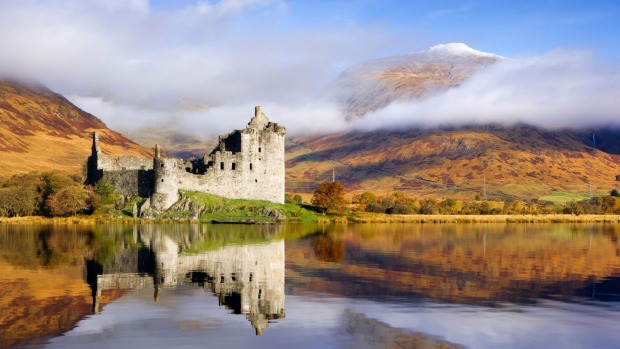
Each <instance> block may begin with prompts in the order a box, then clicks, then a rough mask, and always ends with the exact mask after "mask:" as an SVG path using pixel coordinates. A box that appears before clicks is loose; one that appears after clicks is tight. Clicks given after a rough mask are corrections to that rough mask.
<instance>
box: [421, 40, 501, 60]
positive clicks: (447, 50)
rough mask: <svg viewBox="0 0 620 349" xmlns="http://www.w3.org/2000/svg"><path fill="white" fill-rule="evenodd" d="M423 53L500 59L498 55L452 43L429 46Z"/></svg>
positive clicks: (459, 43) (460, 43)
mask: <svg viewBox="0 0 620 349" xmlns="http://www.w3.org/2000/svg"><path fill="white" fill-rule="evenodd" d="M425 51H426V52H429V53H436V54H449V55H455V56H463V57H465V56H479V57H493V58H502V57H501V56H498V55H496V54H493V53H487V52H480V51H477V50H474V49H473V48H471V47H469V46H467V45H465V44H464V43H462V42H453V43H449V44H439V45H435V46H431V47H430V48H428V49H426V50H425Z"/></svg>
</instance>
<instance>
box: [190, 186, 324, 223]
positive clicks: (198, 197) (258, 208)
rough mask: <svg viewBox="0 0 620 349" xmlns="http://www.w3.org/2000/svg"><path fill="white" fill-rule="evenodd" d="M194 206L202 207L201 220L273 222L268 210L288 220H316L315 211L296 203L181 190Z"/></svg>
mask: <svg viewBox="0 0 620 349" xmlns="http://www.w3.org/2000/svg"><path fill="white" fill-rule="evenodd" d="M182 195H183V196H187V197H189V198H190V200H191V201H192V203H193V204H194V205H195V206H196V207H204V208H205V209H206V210H205V211H206V213H203V214H202V215H201V216H200V220H201V221H206V222H210V221H213V220H221V221H235V222H238V221H253V222H274V221H275V219H274V218H272V217H270V216H269V215H268V213H269V212H270V211H278V212H280V213H282V214H283V215H284V216H286V220H287V221H288V222H316V220H317V213H316V212H314V211H312V210H310V209H308V208H306V207H304V206H303V205H298V204H276V203H273V202H267V201H259V200H240V199H225V198H222V197H219V196H215V195H211V194H205V193H200V192H195V191H188V192H182Z"/></svg>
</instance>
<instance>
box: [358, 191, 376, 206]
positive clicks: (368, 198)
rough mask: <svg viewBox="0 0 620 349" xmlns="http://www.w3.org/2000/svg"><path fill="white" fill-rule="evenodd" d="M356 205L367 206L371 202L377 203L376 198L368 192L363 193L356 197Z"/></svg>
mask: <svg viewBox="0 0 620 349" xmlns="http://www.w3.org/2000/svg"><path fill="white" fill-rule="evenodd" d="M356 201H357V203H358V204H363V205H368V204H370V203H372V202H377V196H376V195H375V194H373V193H371V192H369V191H365V192H363V193H362V194H360V195H359V196H358V197H357V200H356Z"/></svg>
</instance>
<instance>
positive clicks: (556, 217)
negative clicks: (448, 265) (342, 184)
mask: <svg viewBox="0 0 620 349" xmlns="http://www.w3.org/2000/svg"><path fill="white" fill-rule="evenodd" d="M176 223H203V224H211V223H210V222H201V221H198V220H192V221H190V220H187V219H181V220H171V219H164V220H158V219H154V220H151V219H139V218H138V219H131V218H122V219H115V218H105V217H93V216H81V215H78V216H71V217H42V216H27V217H10V218H6V217H2V218H0V224H33V225H39V224H40V225H43V224H46V225H74V224H75V225H95V224H176ZM282 223H285V224H286V223H287V222H282ZM289 223H291V224H298V223H299V222H295V221H291V222H289ZM315 223H316V224H329V223H337V224H366V223H420V224H425V223H620V215H570V214H549V215H439V214H437V215H419V214H415V215H389V214H380V213H379V214H368V213H363V214H361V215H356V214H355V213H352V214H349V215H343V216H325V217H324V218H319V219H318V220H317V221H316V222H315Z"/></svg>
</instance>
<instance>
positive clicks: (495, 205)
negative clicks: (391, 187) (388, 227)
mask: <svg viewBox="0 0 620 349" xmlns="http://www.w3.org/2000/svg"><path fill="white" fill-rule="evenodd" d="M353 203H355V204H358V206H362V207H364V209H365V211H367V212H376V213H388V214H460V215H474V214H482V215H493V214H620V194H619V193H618V191H617V190H615V189H614V190H612V191H611V192H610V195H609V196H603V197H595V198H592V199H587V200H582V201H574V202H570V203H567V204H557V203H553V202H548V201H540V200H515V199H509V200H505V201H460V200H453V199H444V200H436V199H417V198H413V197H410V196H407V195H405V194H403V193H399V192H396V193H392V194H390V195H387V196H385V197H380V196H376V195H374V194H373V193H371V192H365V193H362V194H361V195H358V196H355V197H354V198H353Z"/></svg>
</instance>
